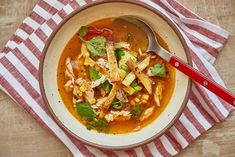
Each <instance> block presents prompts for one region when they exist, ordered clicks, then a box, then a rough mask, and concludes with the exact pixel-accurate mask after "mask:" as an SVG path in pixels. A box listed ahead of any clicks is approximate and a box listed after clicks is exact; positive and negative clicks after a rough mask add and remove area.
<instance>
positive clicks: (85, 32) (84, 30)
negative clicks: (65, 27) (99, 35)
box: [78, 26, 88, 37]
mask: <svg viewBox="0 0 235 157" xmlns="http://www.w3.org/2000/svg"><path fill="white" fill-rule="evenodd" d="M87 32H88V28H87V27H86V26H82V27H81V28H80V29H79V31H78V33H79V36H80V37H84V36H85V35H86V34H87Z"/></svg>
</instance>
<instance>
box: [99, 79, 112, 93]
mask: <svg viewBox="0 0 235 157" xmlns="http://www.w3.org/2000/svg"><path fill="white" fill-rule="evenodd" d="M99 87H100V88H102V89H103V90H104V91H105V92H106V93H109V92H110V91H111V89H112V85H111V84H110V83H109V81H105V82H104V83H102V84H101V85H100V86H99Z"/></svg>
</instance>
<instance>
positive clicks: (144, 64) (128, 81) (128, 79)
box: [122, 56, 150, 87]
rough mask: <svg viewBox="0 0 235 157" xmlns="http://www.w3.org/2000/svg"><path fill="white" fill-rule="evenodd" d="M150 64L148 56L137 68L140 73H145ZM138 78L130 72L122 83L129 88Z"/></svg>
mask: <svg viewBox="0 0 235 157" xmlns="http://www.w3.org/2000/svg"><path fill="white" fill-rule="evenodd" d="M149 63H150V56H147V57H146V58H145V59H144V60H143V61H141V62H140V63H138V64H137V67H138V68H139V69H140V71H143V70H144V69H145V68H146V67H147V66H148V65H149ZM135 78H136V76H135V74H134V73H133V72H130V73H129V74H128V75H127V76H126V77H125V79H124V80H123V81H122V84H124V85H125V86H127V87H129V86H130V84H131V83H132V82H133V81H134V80H135Z"/></svg>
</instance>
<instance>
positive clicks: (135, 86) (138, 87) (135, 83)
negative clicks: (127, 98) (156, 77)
mask: <svg viewBox="0 0 235 157" xmlns="http://www.w3.org/2000/svg"><path fill="white" fill-rule="evenodd" d="M130 86H131V87H132V88H134V90H135V91H136V92H138V91H141V90H142V89H143V87H142V86H140V85H138V83H137V82H136V81H133V82H132V83H131V84H130Z"/></svg>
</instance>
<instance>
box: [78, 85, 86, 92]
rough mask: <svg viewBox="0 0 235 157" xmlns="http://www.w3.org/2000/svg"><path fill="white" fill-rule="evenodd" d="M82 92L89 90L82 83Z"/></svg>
mask: <svg viewBox="0 0 235 157" xmlns="http://www.w3.org/2000/svg"><path fill="white" fill-rule="evenodd" d="M79 89H80V91H81V92H85V91H86V90H87V88H86V86H84V85H81V87H80V88H79Z"/></svg>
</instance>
